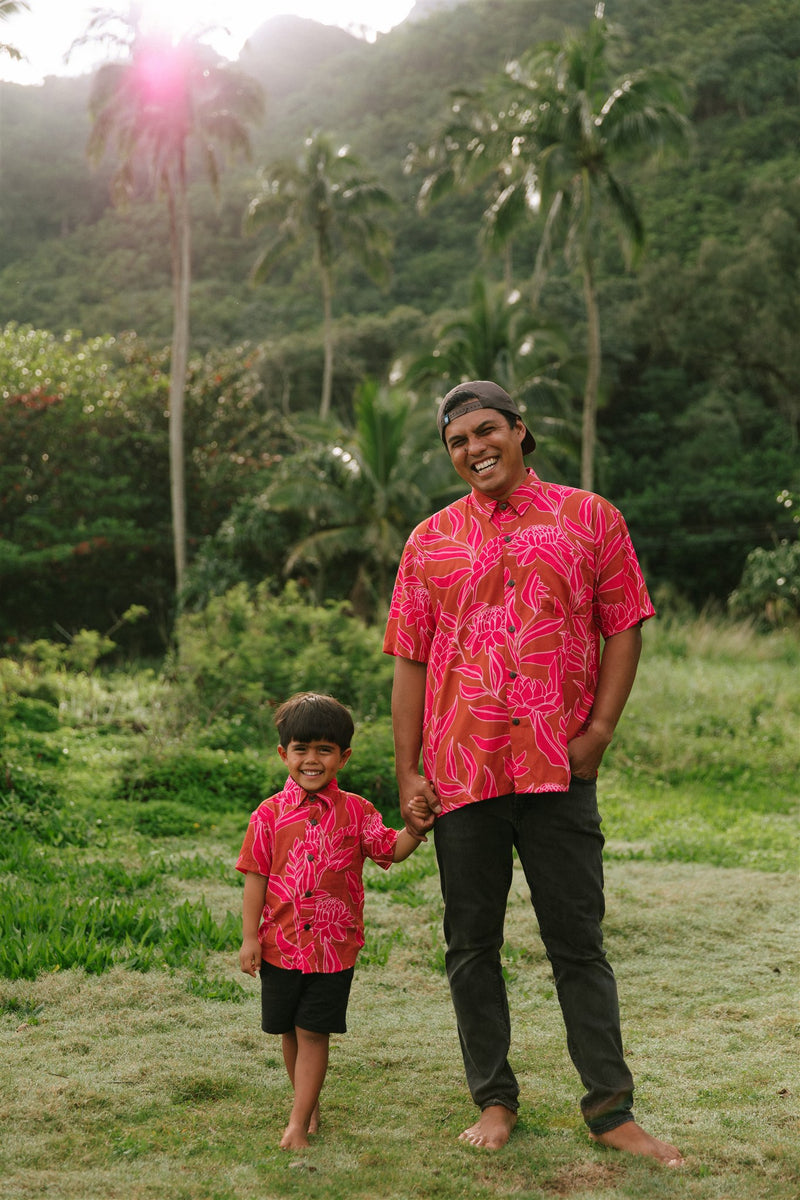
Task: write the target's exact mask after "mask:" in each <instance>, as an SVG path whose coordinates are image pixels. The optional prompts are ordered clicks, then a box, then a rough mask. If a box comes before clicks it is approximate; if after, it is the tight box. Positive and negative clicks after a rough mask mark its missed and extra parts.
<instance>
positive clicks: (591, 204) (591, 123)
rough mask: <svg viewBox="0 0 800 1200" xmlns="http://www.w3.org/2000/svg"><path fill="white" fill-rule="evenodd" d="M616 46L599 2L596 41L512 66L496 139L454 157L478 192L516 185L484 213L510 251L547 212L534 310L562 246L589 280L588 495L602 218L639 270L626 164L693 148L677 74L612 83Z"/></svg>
mask: <svg viewBox="0 0 800 1200" xmlns="http://www.w3.org/2000/svg"><path fill="white" fill-rule="evenodd" d="M609 40H610V39H609V30H608V26H607V24H606V21H605V19H604V16H603V5H602V4H598V5H597V8H596V11H595V16H594V18H593V20H592V21H591V23H590V25H589V27H588V29H587V30H586V31H585V32H584V33H582V34H578V33H568V34H566V35H565V37H564V39H563V41H562V42H561V43H550V44H547V45H544V46H542V47H538V48H537V49H535V50H534V51H532V52H531V53H529V54H527V55H525V56H523V57H522V58H521V59H520V60H519V61H518V62H515V63H512V64H510V65H509V66H508V67H507V68H506V77H505V80H504V86H502V87H500V86H498V85H497V84H495V85H494V87H493V90H490V91H489V92H488V93H486V95H487V96H488V99H489V102H490V103H489V108H488V109H487V111H486V112H485V113H484V116H483V126H484V127H485V130H486V131H487V135H486V136H485V137H480V136H473V137H471V139H470V140H469V141H467V142H464V141H458V139H457V138H455V139H454V140H453V142H452V144H451V145H450V147H449V150H448V153H449V156H450V157H451V158H455V159H456V161H458V159H459V158H460V159H464V160H466V162H467V163H468V164H469V166H468V169H467V167H466V166H461V167H460V170H461V174H462V175H463V178H464V179H465V181H466V182H467V183H470V182H472V181H473V180H474V179H475V178H476V177H480V174H481V173H482V177H483V178H486V177H487V175H489V173H490V172H491V173H494V174H495V175H496V174H497V173H498V172H503V171H504V172H505V175H506V178H507V181H508V182H507V186H506V187H505V188H504V189H503V190H502V191H501V192H500V193H499V194H497V195H496V196H495V197H494V200H493V202H492V203H491V204H490V206H489V208H487V210H486V212H485V213H484V223H485V225H486V228H487V237H488V238H489V240H490V241H491V240H494V241H495V242H502V241H503V240H504V239H505V238H508V237H510V236H511V235H512V234H513V232H514V231H515V230H516V229H517V228H518V226H519V223H520V221H522V220H527V219H530V218H535V217H538V215H539V214H540V213H542V214H543V215H544V228H543V233H542V238H541V241H540V244H539V249H538V252H537V258H536V265H535V269H534V273H533V293H532V300H533V303H534V304H536V303H537V301H538V296H539V293H540V290H541V286H542V283H543V281H544V277H545V272H546V270H547V267H548V266H549V264H550V261H551V258H552V255H553V251H554V249H555V247H556V246H557V245H560V246H561V247H562V248H563V251H564V256H565V259H566V261H567V264H568V265H569V266H570V267H571V268H574V269H576V270H577V271H578V272H579V274H580V277H581V284H582V289H583V298H584V304H585V308H586V317H587V353H586V363H587V366H586V380H585V386H584V396H583V416H582V430H581V484H582V486H583V487H585V488H587V489H590V488H591V487H592V485H593V480H594V457H595V440H596V424H597V397H598V390H599V381H600V367H601V358H602V353H601V338H600V318H599V306H598V300H597V288H596V278H595V275H596V266H595V246H596V244H597V234H598V225H599V215H600V212H601V211H602V210H603V207H604V206H605V208H606V209H607V210H608V211H609V212H610V213H611V214H612V215H613V217H614V218H615V219H616V221H617V222H618V224H619V228H620V231H621V233H622V236H623V242H624V245H625V247H626V250H627V251H628V252H629V256H630V261H631V262H633V261H635V259H636V257H637V255H638V254H639V252H640V251H641V248H642V245H643V241H644V226H643V222H642V218H641V215H640V213H639V210H638V208H637V206H636V203H635V200H634V197H633V194H632V192H631V189H630V187H629V186H628V185H627V183H626V182H625V181H624V179H623V178H622V177H621V176H620V175H619V173H618V167H622V166H624V165H625V164H627V163H630V162H633V161H635V160H642V159H645V158H649V157H651V156H652V155H653V154H655V153H656V152H658V151H660V150H661V149H663V148H664V147H665V146H666V145H668V144H670V143H673V144H678V145H681V146H684V145H685V144H686V142H687V139H688V128H689V126H688V122H687V120H686V118H685V116H684V115H683V113H682V106H683V98H682V94H681V90H680V88H679V86H678V85H677V83H676V82H675V80H674V79H672V78H671V77H669V76H667V75H665V74H663V73H659V72H655V71H637V72H627V73H624V74H622V75H620V76H619V77H617V78H616V79H615V80H613V82H612V81H610V79H609V76H610V65H609V56H608V50H609ZM479 100H480V94H478V95H477V96H473V98H472V103H473V105H477V104H478V103H479ZM471 124H472V125H473V127H474V125H475V121H474V117H473V119H472V122H471ZM450 132H451V134H452V130H451V131H450ZM446 148H447V147H446Z"/></svg>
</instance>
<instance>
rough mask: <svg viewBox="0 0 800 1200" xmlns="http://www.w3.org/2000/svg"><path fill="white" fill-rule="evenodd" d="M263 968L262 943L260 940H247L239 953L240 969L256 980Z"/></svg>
mask: <svg viewBox="0 0 800 1200" xmlns="http://www.w3.org/2000/svg"><path fill="white" fill-rule="evenodd" d="M260 966H261V943H260V942H259V940H258V938H257V937H255V938H252V937H250V938H245V939H244V941H243V942H242V948H241V950H240V951H239V967H240V969H241V970H242V971H244V973H245V975H252V976H253V978H254V979H255V977H256V975H257V974H258V971H259V968H260Z"/></svg>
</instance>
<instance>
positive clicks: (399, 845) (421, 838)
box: [392, 817, 433, 863]
mask: <svg viewBox="0 0 800 1200" xmlns="http://www.w3.org/2000/svg"><path fill="white" fill-rule="evenodd" d="M431 822H433V817H431ZM427 840H428V839H427V838H426V837H425V835H424V834H416V833H412V832H411V831H410V830H409V829H401V830H400V832H399V833H398V835H397V841H396V842H395V847H394V853H393V854H392V862H396V863H398V862H402V861H403V859H404V858H408V856H409V855H410V854H413V853H414V851H415V850H416V848H417V846H419V845H420V844H421V843H422V842H427Z"/></svg>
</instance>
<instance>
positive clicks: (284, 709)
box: [275, 692, 353, 750]
mask: <svg viewBox="0 0 800 1200" xmlns="http://www.w3.org/2000/svg"><path fill="white" fill-rule="evenodd" d="M275 724H276V726H277V728H278V736H279V738H280V743H281V745H282V746H283V748H284V750H285V749H286V748H287V747H288V745H289V743H290V742H333V744H334V745H335V746H338V747H339V749H340V750H348V749H349V747H350V741H351V739H352V737H353V718H352V717H351V715H350V713H349V711H348V709H346V708H345V706H344V705H343V704H340V703H339V701H338V700H334V698H333V696H322V695H320V694H319V693H318V692H298V693H297V695H295V696H291V697H290V698H289V699H288V700H285V701H284V702H283V704H282V705H281V706H280V708H279V709H278V711H277V712H276V713H275Z"/></svg>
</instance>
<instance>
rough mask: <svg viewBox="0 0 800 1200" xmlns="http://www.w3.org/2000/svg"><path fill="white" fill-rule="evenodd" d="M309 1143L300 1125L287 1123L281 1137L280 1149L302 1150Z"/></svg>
mask: <svg viewBox="0 0 800 1200" xmlns="http://www.w3.org/2000/svg"><path fill="white" fill-rule="evenodd" d="M309 1145H310V1143H309V1140H308V1136H307V1134H306V1131H305V1129H303V1127H302V1125H287V1126H286V1129H285V1131H284V1134H283V1137H282V1138H281V1150H304V1149H305V1148H306V1147H308V1146H309Z"/></svg>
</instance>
